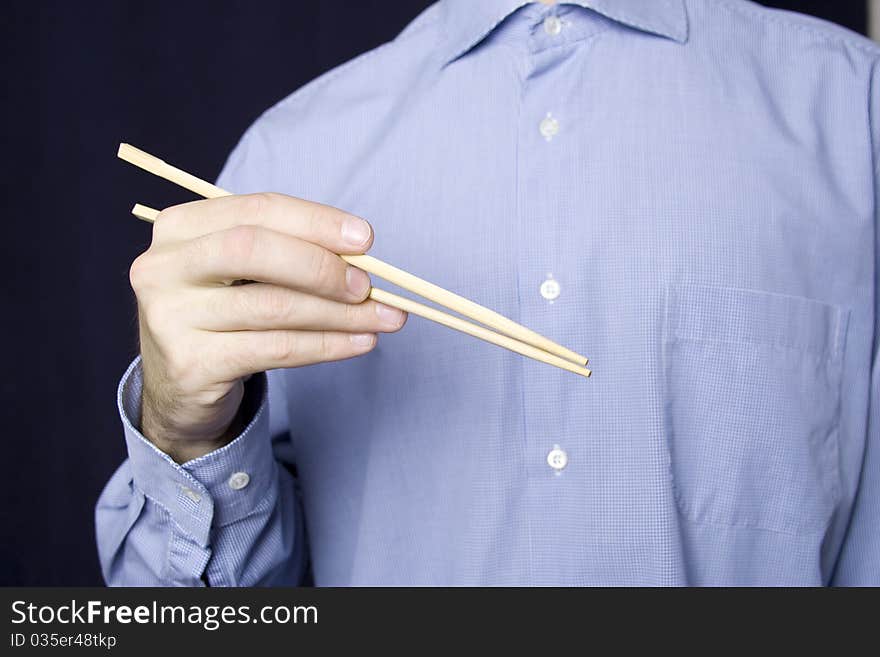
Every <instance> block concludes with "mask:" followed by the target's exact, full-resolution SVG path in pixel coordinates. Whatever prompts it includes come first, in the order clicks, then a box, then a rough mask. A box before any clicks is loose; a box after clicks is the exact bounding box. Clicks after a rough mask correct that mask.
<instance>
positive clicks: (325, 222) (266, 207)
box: [153, 192, 373, 254]
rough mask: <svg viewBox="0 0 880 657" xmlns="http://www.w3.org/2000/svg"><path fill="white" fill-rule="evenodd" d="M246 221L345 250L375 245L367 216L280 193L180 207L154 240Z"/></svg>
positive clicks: (161, 219)
mask: <svg viewBox="0 0 880 657" xmlns="http://www.w3.org/2000/svg"><path fill="white" fill-rule="evenodd" d="M243 225H251V226H260V227H263V228H268V229H270V230H274V231H276V232H279V233H286V234H288V235H290V236H292V237H296V238H298V239H301V240H306V241H308V242H312V243H314V244H318V245H319V246H322V247H324V248H325V249H327V250H329V251H332V252H333V253H339V254H358V253H365V252H366V251H367V250H368V249H369V248H370V246H372V243H373V229H372V227H371V226H370V224H369V223H368V222H367V221H365V220H364V219H361V218H360V217H357V216H355V215H353V214H349V213H347V212H343V211H342V210H339V209H337V208H334V207H333V206H330V205H324V204H323V203H313V202H312V201H306V200H303V199H299V198H295V197H293V196H286V195H284V194H277V193H274V192H261V193H258V194H241V195H232V196H223V197H220V198H214V199H206V200H202V201H192V202H191V203H183V204H181V205H174V206H172V207H170V208H167V209H165V210H163V211H162V212H160V213H159V216H158V217H157V218H156V221H155V223H154V224H153V241H154V242H155V243H157V244H165V243H170V242H181V241H188V240H193V239H196V238H199V237H202V236H204V235H208V234H210V233H215V232H219V231H223V230H227V229H229V228H234V227H236V226H243Z"/></svg>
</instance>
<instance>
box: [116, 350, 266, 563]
mask: <svg viewBox="0 0 880 657" xmlns="http://www.w3.org/2000/svg"><path fill="white" fill-rule="evenodd" d="M247 385H248V387H250V388H252V389H251V390H250V391H249V394H253V395H254V398H255V399H258V400H259V407H258V409H257V411H256V413H254V416H253V419H251V421H250V423H249V424H248V425H247V427H246V428H245V429H244V431H242V433H241V434H240V435H239V436H238V437H237V438H236V439H235V440H233V441H232V442H230V443H229V444H227V445H225V446H223V447H221V448H220V449H217V450H215V451H213V452H210V453H209V454H205V455H204V456H200V457H199V458H197V459H193V460H192V461H187V462H186V463H183V464H177V463H175V462H174V460H173V459H172V458H171V457H170V456H168V455H167V454H165V453H164V452H162V451H161V450H159V449H158V448H157V447H156V446H155V445H153V443H151V442H150V441H149V440H147V439H146V438H145V437H144V436H143V434H141V432H140V430H139V427H140V420H141V391H142V389H143V372H142V369H141V359H140V357H138V358H136V359H135V360H134V362H132V364H131V365H130V366H129V368H128V370H127V371H126V372H125V375H124V376H123V377H122V381H120V383H119V390H118V393H117V403H118V405H119V415H120V417H121V418H122V424H123V427H124V430H125V442H126V445H127V447H128V458H129V464H130V466H131V473H132V481H133V482H134V486H135V487H136V488H138V489H139V490H141V491H142V492H143V494H144V495H145V496H146V497H148V498H149V499H151V500H153V501H154V502H156V503H158V504H160V505H162V506H163V507H164V508H165V509H167V510H168V512H169V513H170V514H171V517H172V519H173V520H174V521H175V523H177V525H178V526H179V527H180V528H181V529H182V530H183V531H184V532H186V533H187V534H189V535H190V536H191V537H192V538H193V539H194V540H195V541H196V542H197V543H198V544H200V545H201V546H207V545H208V541H209V536H210V532H211V528H212V527H222V526H224V525H228V524H230V523H233V522H235V521H236V520H240V519H241V518H243V517H245V516H246V515H248V514H250V513H251V512H252V511H253V510H254V509H255V508H256V507H257V506H258V505H259V503H260V502H262V501H263V500H264V499H265V498H266V497H267V496H268V495H269V494H270V493H271V487H272V485H273V484H274V482H275V478H276V477H277V472H276V468H277V464H276V463H275V457H274V455H273V452H272V443H271V440H270V439H269V422H268V417H269V412H268V394H267V385H266V375H265V374H259V375H256V376H254V377H252V378H251V380H250V381H248V384H247ZM246 397H247V395H246Z"/></svg>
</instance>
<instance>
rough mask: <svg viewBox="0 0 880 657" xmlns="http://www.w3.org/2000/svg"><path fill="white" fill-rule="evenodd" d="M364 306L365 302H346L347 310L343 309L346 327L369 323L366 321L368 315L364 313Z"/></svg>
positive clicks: (357, 326) (350, 327) (356, 326)
mask: <svg viewBox="0 0 880 657" xmlns="http://www.w3.org/2000/svg"><path fill="white" fill-rule="evenodd" d="M364 308H365V306H364V305H363V304H357V305H355V304H350V303H347V304H345V310H344V311H343V313H344V317H343V321H344V322H345V326H346V328H349V329H352V328H359V327H361V326H363V325H365V324H367V322H366V321H365V319H366V316H365V313H364Z"/></svg>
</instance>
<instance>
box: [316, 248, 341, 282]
mask: <svg viewBox="0 0 880 657" xmlns="http://www.w3.org/2000/svg"><path fill="white" fill-rule="evenodd" d="M335 260H338V258H337V257H336V256H335V255H334V254H332V253H330V252H329V251H327V250H326V249H322V248H316V249H314V250H313V253H312V257H311V262H310V263H309V271H310V272H311V273H312V276H313V279H312V280H313V282H314V284H315V285H316V286H317V287H319V288H321V289H326V290H333V289H339V288H344V285H345V283H344V281H338V280H335V279H336V278H337V274H338V269H339V268H338V267H336V266H334V265H336V262H334V261H335Z"/></svg>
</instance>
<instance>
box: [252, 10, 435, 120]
mask: <svg viewBox="0 0 880 657" xmlns="http://www.w3.org/2000/svg"><path fill="white" fill-rule="evenodd" d="M436 23H437V19H436V18H434V19H432V20H430V21H427V22H425V23H423V24H422V25H420V26H417V27H416V28H415V29H414V30H412V31H410V29H409V27H407V28H405V29H404V31H403V32H402V33H401V34H399V35H398V36H397V37H396V38H394V39H392V40H391V41H386V42H385V43H383V44H381V45H379V46H377V47H375V48H373V49H372V50H368V51H367V52H365V53H361V54H360V55H357V56H356V57H354V58H353V59H350V60H348V61H347V62H344V63H342V64H340V65H339V66H337V67H335V68H333V69H331V70H329V71H327V72H326V73H324V74H322V75H320V76H318V77H317V78H315V79H314V80H312V81H311V82H307V83H306V84H305V85H304V86H302V87H300V88H299V89H297V90H296V91H294V92H292V93H291V94H289V95H288V96H287V97H285V98H282V99H281V100H280V101H278V102H277V103H275V104H274V105H273V106H272V107H270V108H268V109H267V110H266V111H264V112H263V113H262V114H261V115H260V118H259V119H257V121H255V122H254V123H255V124H256V123H258V122H259V120H260V119H262V118H267V117H269V116H270V115H272V114H273V113H275V112H276V111H282V110H284V109H286V108H287V107H289V106H290V105H293V104H295V103H297V102H305V101H306V100H308V99H309V98H311V97H312V96H313V95H315V94H316V93H317V92H318V91H320V90H321V89H322V88H324V87H325V86H326V85H327V84H329V83H330V82H332V81H334V80H336V79H337V78H338V77H340V76H341V75H342V74H344V73H348V72H350V71H352V70H355V69H357V68H358V67H359V66H361V65H363V64H365V63H366V62H369V61H371V60H372V59H373V58H374V57H376V56H377V55H378V54H380V53H383V52H385V51H386V50H388V49H390V48H391V47H392V46H395V45H399V44H401V43H404V42H406V41H409V40H410V39H412V38H413V37H415V36H416V35H418V34H420V33H421V32H423V31H424V30H425V29H427V28H428V27H430V26H431V25H434V24H436Z"/></svg>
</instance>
